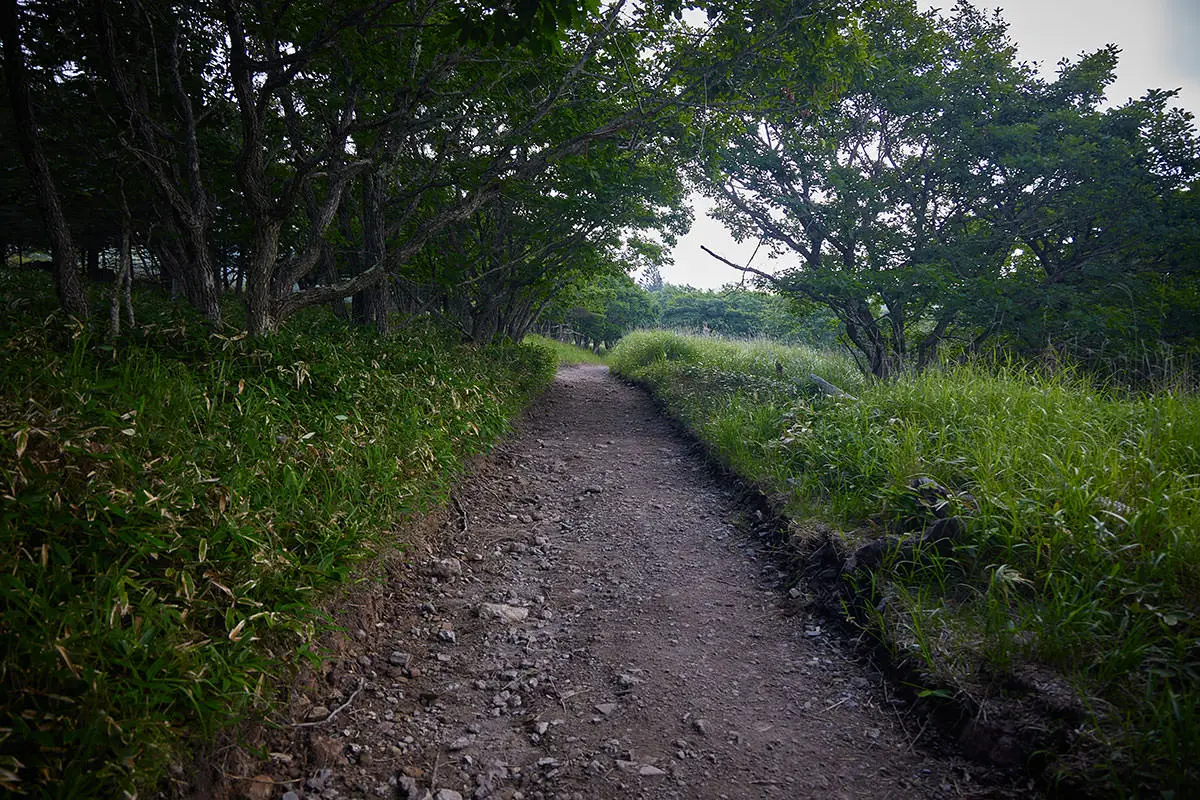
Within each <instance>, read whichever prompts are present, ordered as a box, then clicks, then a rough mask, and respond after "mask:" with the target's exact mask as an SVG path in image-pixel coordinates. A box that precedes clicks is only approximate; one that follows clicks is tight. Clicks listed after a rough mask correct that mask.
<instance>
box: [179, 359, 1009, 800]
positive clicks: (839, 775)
mask: <svg viewBox="0 0 1200 800" xmlns="http://www.w3.org/2000/svg"><path fill="white" fill-rule="evenodd" d="M745 515H746V511H745V507H744V505H743V504H741V503H739V499H738V497H737V495H736V494H735V492H734V491H733V490H732V489H731V488H730V487H728V486H726V485H723V481H722V479H721V478H720V477H719V476H718V475H716V474H715V473H714V471H713V470H712V468H711V467H710V466H709V465H708V463H706V461H705V460H704V458H703V456H702V455H701V454H700V453H699V452H698V451H697V449H696V447H695V446H694V445H693V444H692V443H690V442H689V441H687V440H685V439H684V438H682V437H681V436H680V435H679V434H678V433H677V432H676V431H675V430H674V429H673V428H672V426H671V424H670V423H668V422H667V421H666V420H664V419H663V418H661V417H660V415H659V414H658V412H657V410H656V409H655V408H654V406H653V404H652V403H651V401H650V400H649V399H648V398H647V397H646V396H645V394H644V393H643V392H641V391H640V390H637V389H634V388H630V387H628V386H626V385H625V384H622V383H620V382H619V381H617V380H616V379H615V378H612V377H610V376H609V375H608V371H607V368H605V367H602V366H595V365H580V366H574V367H566V368H563V369H561V370H560V372H559V375H558V377H557V379H556V380H555V382H554V384H553V386H552V387H551V388H550V389H549V390H548V391H547V393H546V394H545V395H543V397H542V398H541V399H540V400H539V401H538V402H537V403H536V404H535V406H534V407H533V408H532V409H531V411H530V412H529V413H528V414H527V415H526V416H525V418H524V419H523V421H522V422H521V424H520V425H519V426H518V430H517V431H516V433H515V434H514V435H513V436H511V437H510V438H509V439H508V440H507V441H506V442H505V443H504V444H503V445H502V446H501V447H499V448H498V449H497V451H496V452H495V453H494V455H493V456H492V457H491V458H489V459H487V460H486V461H483V462H481V463H480V464H479V465H478V466H477V468H476V469H475V470H474V472H473V474H472V475H471V476H470V477H469V478H468V479H467V480H466V481H465V482H464V484H463V485H462V486H461V487H460V489H459V490H458V491H457V492H456V499H455V502H454V505H453V508H452V509H451V510H450V513H448V514H447V515H446V517H445V518H444V520H443V521H442V524H441V525H440V527H439V528H438V529H437V530H431V531H429V532H428V536H426V537H425V539H424V540H423V544H422V545H418V546H415V547H411V548H409V549H408V550H407V551H406V552H405V553H404V554H402V555H399V556H397V557H396V558H395V559H393V561H392V562H391V563H390V564H389V565H388V567H387V570H386V572H387V574H386V575H385V576H382V577H381V578H380V580H379V581H377V582H372V583H368V584H364V585H363V586H362V587H361V588H360V589H358V590H355V591H353V592H352V593H351V594H350V595H349V596H348V597H347V599H346V600H345V601H344V602H343V603H342V604H341V607H340V609H339V610H338V612H337V613H338V615H339V618H340V621H341V622H342V624H343V625H345V626H346V635H345V636H342V637H339V638H338V639H337V641H335V642H333V650H334V652H333V658H331V659H329V660H327V661H326V662H325V664H324V665H323V667H322V668H321V669H320V670H317V671H314V672H313V673H311V674H308V675H307V676H305V678H304V679H303V680H302V681H301V682H300V684H299V685H298V686H297V690H296V692H295V696H294V697H293V698H292V701H291V704H290V714H291V719H290V720H289V721H286V722H285V724H284V726H283V727H282V728H280V729H276V730H266V731H265V732H264V733H263V736H264V737H265V738H264V740H263V742H262V744H263V745H264V746H265V747H266V748H267V749H268V751H269V752H270V754H271V755H270V759H269V762H258V763H257V764H255V763H252V762H248V761H247V762H243V763H241V764H237V763H235V762H231V761H227V762H225V763H224V770H225V772H226V774H227V775H235V776H238V777H240V778H242V780H234V781H233V783H232V791H233V793H234V795H235V796H243V797H252V798H260V797H261V798H268V797H286V798H288V800H293V798H315V797H322V798H360V797H364V798H369V797H385V798H393V797H398V798H405V799H406V800H407V798H414V799H415V798H425V797H428V796H431V797H434V798H437V800H454V798H456V797H477V798H489V797H495V798H521V797H524V798H634V797H645V798H651V797H652V798H771V797H778V798H784V797H792V798H799V797H822V798H829V797H834V798H836V797H855V798H866V797H879V798H883V797H888V798H905V797H911V798H952V797H997V798H998V797H1015V796H1021V797H1028V796H1030V789H1029V786H1028V784H1027V783H1026V782H1024V781H1019V784H1020V785H1018V784H1017V783H1014V782H1013V781H1014V779H1013V778H1012V777H1011V776H1004V775H1002V774H1000V773H996V772H993V771H986V770H984V769H983V768H980V767H976V766H973V765H971V764H970V763H968V762H967V761H965V760H964V759H962V758H960V757H959V756H958V755H957V754H956V753H955V752H954V749H953V748H952V747H950V746H948V745H947V744H946V743H945V742H944V741H942V740H941V738H940V737H939V736H938V735H937V734H936V733H935V732H933V731H932V730H931V728H932V727H933V726H926V725H925V723H924V721H923V720H922V719H921V718H920V717H918V716H916V715H915V714H912V713H911V712H909V711H908V709H907V707H906V705H905V703H904V701H902V700H900V699H898V698H897V697H896V696H895V695H894V693H893V691H892V688H891V687H889V685H888V683H887V681H886V680H885V679H884V678H883V676H882V675H881V674H880V673H879V672H877V671H875V670H873V669H872V667H871V666H870V665H869V664H867V663H865V662H864V661H863V660H862V659H860V658H858V657H857V656H855V655H854V651H853V647H852V645H851V643H848V642H846V641H843V640H842V639H841V638H840V637H839V635H838V634H837V633H835V632H833V631H832V630H831V629H830V627H829V624H828V621H827V620H823V619H821V618H819V617H811V616H809V615H808V614H807V613H806V612H805V611H803V609H801V608H799V607H798V606H797V605H796V604H795V601H793V600H791V599H789V595H788V591H787V582H786V579H785V576H784V575H783V574H782V573H781V572H780V571H779V567H778V565H777V564H776V563H775V562H774V560H773V558H772V556H771V554H770V552H769V551H768V550H767V549H766V548H765V547H764V546H763V545H761V544H760V543H759V540H758V538H757V537H755V536H753V535H751V534H748V533H747V532H746V531H747V528H748V527H750V526H748V525H747V524H745V523H746V521H745V519H744V517H745ZM331 715H332V716H331ZM195 789H196V791H197V792H198V793H200V794H203V793H206V792H211V791H212V790H213V787H212V786H203V787H201V786H196V787H195ZM289 793H290V794H289Z"/></svg>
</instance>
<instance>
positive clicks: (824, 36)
mask: <svg viewBox="0 0 1200 800" xmlns="http://www.w3.org/2000/svg"><path fill="white" fill-rule="evenodd" d="M3 11H4V13H3V14H0V34H2V38H3V44H4V65H3V70H4V82H5V85H6V88H7V91H6V92H5V94H4V103H5V104H6V106H7V108H6V109H5V111H6V112H7V113H3V114H0V149H2V150H3V153H4V157H5V158H6V161H7V163H10V164H16V163H18V162H23V163H24V165H25V169H23V170H15V169H14V170H8V171H5V172H4V173H3V174H2V175H0V219H3V221H5V222H6V223H8V224H5V225H2V226H0V230H3V233H2V234H0V251H3V253H5V254H7V253H10V252H12V251H13V250H14V249H19V248H22V247H25V248H29V247H37V248H44V249H47V250H48V251H49V252H50V253H51V254H52V256H53V272H54V275H55V279H56V286H57V290H58V294H59V298H60V302H61V304H62V307H63V309H64V310H65V311H66V312H67V313H69V314H71V315H73V316H74V317H76V318H80V319H83V318H87V317H89V316H92V317H96V316H97V315H96V314H95V309H94V308H93V306H94V305H95V304H96V303H95V299H94V298H93V299H92V300H91V302H89V297H88V293H87V292H86V291H85V286H86V281H85V278H84V275H85V274H87V273H91V274H90V277H91V278H97V279H103V280H106V281H109V282H111V283H112V286H113V291H112V292H111V293H110V295H109V301H108V311H109V313H108V324H109V327H110V329H111V330H112V331H113V332H114V333H115V332H116V331H117V329H118V328H119V326H120V324H121V315H120V314H119V313H118V311H120V310H121V306H122V303H124V305H125V309H124V313H125V315H126V318H132V317H133V316H134V313H133V312H134V309H133V308H132V304H131V303H130V302H128V297H129V295H128V292H127V291H125V287H127V286H128V283H129V281H130V279H131V277H132V276H133V275H134V273H135V272H137V273H138V274H139V276H144V277H146V278H147V279H152V280H156V281H158V282H160V283H161V284H162V285H163V287H164V288H165V289H167V290H169V291H171V292H172V293H174V294H177V295H179V296H181V297H183V298H184V299H185V300H186V301H187V302H188V303H190V304H191V305H192V306H194V307H195V308H196V309H197V310H198V311H199V312H200V313H201V314H202V315H203V316H204V317H206V318H207V319H209V320H210V321H211V322H213V323H214V324H216V323H218V322H221V321H229V322H232V323H234V324H236V325H238V326H239V327H244V328H245V329H247V330H249V331H250V333H251V334H254V335H261V334H269V333H271V332H273V331H275V330H276V329H277V328H278V327H279V325H280V324H281V323H282V322H283V321H285V320H286V319H287V318H288V317H290V316H291V315H293V314H294V313H296V312H297V311H298V310H300V309H302V308H305V307H308V306H313V305H319V304H330V305H331V306H332V307H333V308H334V310H335V312H337V313H339V314H343V315H346V314H348V315H350V316H352V317H353V318H354V319H355V320H356V321H358V322H360V323H364V324H370V325H374V326H375V327H377V328H379V329H380V330H384V329H386V328H387V327H388V326H389V325H390V324H391V321H392V320H394V319H398V318H403V317H404V316H405V315H423V314H432V315H437V316H440V317H442V318H443V319H445V320H446V321H448V322H449V323H451V324H452V325H454V326H456V327H457V328H458V329H459V330H461V332H462V334H463V335H464V336H465V337H467V338H469V339H472V340H474V341H488V340H492V339H498V338H506V337H513V338H519V337H520V336H521V335H522V334H523V333H524V332H526V331H528V330H530V329H531V328H532V327H533V326H534V325H535V324H537V322H538V321H539V320H541V321H543V322H550V321H553V320H552V319H551V318H552V317H553V316H554V313H547V310H548V309H549V308H551V306H552V305H556V306H560V307H561V306H563V305H564V303H565V302H566V301H565V300H562V299H556V298H564V297H566V296H567V295H569V294H570V293H571V292H575V293H576V294H578V295H587V294H588V293H589V292H593V291H594V287H595V285H596V284H597V283H598V282H599V283H600V284H603V283H604V281H605V280H609V281H616V282H618V283H620V282H623V281H624V279H625V276H626V275H627V273H628V271H632V270H635V269H637V270H648V269H650V268H653V267H657V266H658V265H659V264H662V263H664V258H665V256H664V253H666V252H667V251H668V249H669V247H670V245H671V244H672V242H673V241H674V238H675V236H677V235H678V234H679V233H680V232H681V231H682V230H684V229H685V226H686V224H687V218H688V213H689V212H688V211H687V210H686V209H685V207H684V203H683V200H684V198H685V196H686V193H687V191H689V190H700V191H703V192H705V193H707V194H708V195H710V196H712V197H713V198H715V199H716V200H717V202H718V204H719V212H718V213H719V215H720V217H721V218H722V219H723V220H724V221H725V222H726V223H727V224H728V225H729V227H730V228H731V229H732V230H733V232H734V233H735V234H736V235H737V236H739V237H742V238H748V239H757V240H760V241H762V242H763V245H764V246H765V249H767V250H773V251H774V252H776V253H782V254H786V255H788V256H789V257H790V258H792V263H793V264H794V266H792V267H791V268H789V269H786V270H784V271H783V272H782V273H781V274H776V275H766V274H764V273H757V272H756V271H755V270H753V269H750V270H748V272H749V274H751V275H755V276H756V277H758V278H759V279H760V280H761V281H762V282H763V284H764V285H765V286H766V287H767V288H770V289H771V290H773V291H775V292H777V293H779V294H781V295H783V296H786V297H789V298H793V299H796V300H800V301H804V302H805V303H807V304H816V305H819V306H822V307H824V308H826V309H828V311H829V312H830V313H832V314H833V315H834V317H836V319H837V320H838V322H839V324H840V326H841V332H842V334H843V336H844V337H845V341H846V342H847V343H849V344H850V346H851V347H852V348H853V350H854V351H855V352H856V353H857V354H858V356H859V360H860V365H861V367H862V368H863V369H864V371H866V372H868V373H870V374H872V375H875V376H877V377H881V378H886V377H889V376H892V375H896V374H899V373H902V372H905V371H909V370H914V369H921V368H923V367H924V366H926V365H928V364H931V363H934V361H936V360H937V359H938V358H939V357H940V356H941V355H943V354H945V353H946V352H947V351H952V352H965V353H974V352H980V351H982V350H985V349H988V348H993V347H997V346H998V347H1003V348H1006V349H1009V350H1016V351H1019V352H1022V353H1039V352H1044V351H1046V350H1054V351H1056V352H1061V351H1062V350H1064V349H1065V350H1066V351H1068V352H1069V353H1070V355H1072V356H1073V357H1077V358H1082V359H1084V360H1090V361H1092V362H1093V363H1097V362H1100V361H1104V360H1111V359H1112V358H1115V357H1121V358H1126V359H1131V358H1140V357H1141V354H1144V353H1146V352H1149V351H1153V350H1156V349H1157V348H1160V347H1162V346H1164V345H1165V346H1167V347H1169V348H1174V349H1175V350H1183V351H1188V352H1190V351H1193V350H1195V349H1196V347H1197V346H1200V327H1198V326H1200V323H1198V322H1197V320H1200V292H1197V290H1196V287H1197V285H1198V284H1197V255H1198V254H1200V236H1198V233H1197V231H1198V230H1200V224H1198V221H1200V204H1198V203H1197V200H1196V196H1197V192H1196V191H1195V190H1194V189H1195V182H1196V180H1197V177H1198V176H1200V160H1198V158H1197V140H1196V135H1195V129H1194V126H1193V125H1192V120H1191V117H1190V115H1188V114H1186V113H1184V112H1182V111H1180V110H1178V109H1174V108H1172V105H1171V104H1172V102H1173V98H1174V93H1172V92H1168V91H1161V90H1153V91H1150V92H1148V93H1147V94H1146V95H1145V96H1144V97H1142V98H1139V99H1133V100H1129V101H1127V102H1125V103H1123V104H1120V105H1116V106H1111V107H1105V106H1104V105H1103V100H1104V91H1105V89H1106V87H1108V86H1109V85H1110V84H1111V82H1112V80H1113V77H1114V74H1115V68H1116V61H1117V52H1118V51H1117V48H1116V47H1107V48H1103V49H1101V50H1099V51H1097V52H1095V53H1091V54H1085V55H1082V56H1080V57H1078V58H1076V59H1074V60H1068V61H1064V62H1063V63H1062V65H1061V66H1060V69H1059V72H1058V75H1057V76H1056V77H1055V78H1053V79H1045V78H1042V77H1040V76H1039V75H1038V74H1037V73H1036V72H1035V71H1034V70H1033V69H1032V67H1030V66H1029V65H1027V64H1024V63H1022V62H1020V61H1018V60H1017V57H1016V47H1015V44H1014V43H1013V42H1012V40H1011V39H1010V38H1009V36H1008V32H1007V26H1006V24H1005V23H1004V21H1003V20H1002V19H1001V18H1000V17H999V16H998V15H989V14H985V13H983V12H981V11H978V10H977V9H975V8H974V7H973V6H972V5H971V4H969V3H967V2H959V3H958V4H957V5H956V6H955V7H954V8H953V9H952V10H951V11H950V12H949V13H948V14H946V15H945V16H943V15H941V14H940V13H937V12H932V11H931V12H920V11H918V9H917V7H916V5H915V3H913V2H909V1H908V0H754V1H753V2H751V1H750V0H701V1H700V2H689V3H686V4H685V3H683V2H682V1H681V0H672V1H671V2H668V3H665V4H646V3H639V2H633V1H632V0H621V2H616V3H612V4H608V5H605V6H603V7H601V5H600V4H599V3H598V2H597V0H530V2H521V3H518V4H515V5H510V4H490V3H482V4H479V3H463V2H458V1H457V0H417V2H405V3H400V2H396V1H395V0H353V1H352V2H346V3H338V4H336V6H335V7H333V8H330V7H328V6H327V5H326V4H320V3H313V2H284V1H283V0H275V1H269V2H256V3H248V2H241V1H239V0H179V1H178V2H167V1H166V0H154V1H153V2H132V1H129V2H126V1H125V0H112V1H111V2H109V1H108V0H106V2H99V3H97V2H92V3H88V2H83V0H53V2H50V1H48V0H28V1H27V2H16V1H15V0H14V2H9V3H6V4H5V6H4V10H3ZM80 254H82V259H81V257H80ZM105 254H106V255H105ZM715 255H716V257H718V258H723V256H722V254H720V253H717V254H715ZM81 263H82V264H83V265H84V266H85V267H86V269H81V267H80V264H81ZM106 264H107V265H108V266H107V267H106V266H105V265H106ZM733 266H740V265H736V264H735V265H733ZM605 291H607V290H605ZM622 291H624V289H622ZM227 296H236V297H237V298H239V299H240V301H241V302H240V303H234V304H231V303H228V302H225V298H226V297H227ZM584 300H586V298H584ZM668 305H669V304H668ZM234 307H240V308H243V309H244V319H243V318H242V317H241V316H240V314H241V313H242V312H240V311H235V310H233V308H234ZM569 307H570V308H579V309H584V310H586V309H588V303H587V302H584V301H580V302H576V303H573V304H571V305H570V306H569ZM634 310H636V309H634ZM663 310H664V312H665V311H666V306H664V307H663ZM680 313H681V317H687V316H688V315H687V314H684V313H683V312H680ZM707 314H708V312H702V313H698V314H695V315H692V317H691V318H689V319H688V321H687V322H686V323H684V324H687V325H694V323H695V321H696V318H699V321H700V322H701V323H702V324H703V323H705V322H708V320H707V319H706V316H707ZM558 316H559V317H562V314H561V313H560V314H558ZM717 316H721V317H722V324H728V325H729V326H730V329H731V330H732V329H733V328H736V327H737V324H736V323H735V322H734V321H732V320H726V319H724V316H725V315H717ZM226 317H229V319H228V320H226ZM560 321H561V320H560ZM577 322H580V323H583V322H586V321H584V320H577ZM708 324H709V325H710V327H713V323H712V322H708ZM713 329H715V327H714V328H713ZM587 335H588V336H589V337H590V338H591V339H593V340H599V341H606V340H610V339H611V335H610V334H609V333H608V332H604V331H599V332H592V333H589V334H587Z"/></svg>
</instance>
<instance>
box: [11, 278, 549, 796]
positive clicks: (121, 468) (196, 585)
mask: <svg viewBox="0 0 1200 800" xmlns="http://www.w3.org/2000/svg"><path fill="white" fill-rule="evenodd" d="M31 280H36V281H41V280H42V277H41V276H33V277H31V276H29V275H23V276H22V275H15V274H12V273H8V272H0V281H2V282H3V286H2V289H0V296H3V297H4V298H5V302H6V304H7V305H8V308H7V309H6V311H7V313H6V315H5V318H4V321H3V322H2V323H0V326H2V327H0V347H2V348H3V354H4V355H3V360H2V361H0V387H3V388H2V389H0V492H2V494H3V511H2V512H0V788H3V789H8V790H13V791H17V792H25V793H29V794H32V795H34V796H41V797H62V798H68V797H70V798H77V797H109V796H120V795H121V794H122V793H130V794H132V793H135V792H138V791H144V790H146V789H147V788H149V787H152V786H154V785H155V783H156V781H157V780H158V779H159V777H160V776H161V775H162V774H163V770H164V769H165V767H166V766H167V765H168V764H169V763H170V760H171V758H172V756H173V753H174V752H175V751H176V749H177V748H178V747H179V745H180V743H181V742H183V741H184V740H185V739H186V738H187V737H195V736H199V737H207V736H210V735H211V734H212V733H213V732H214V731H215V730H217V729H218V728H219V727H221V726H223V725H226V724H228V723H231V722H233V721H236V720H237V719H239V718H240V717H242V716H244V715H246V714H247V713H249V712H250V711H251V710H254V709H258V710H262V709H263V708H264V707H265V706H266V704H268V703H269V702H270V698H271V696H272V686H273V683H274V682H275V681H276V679H277V678H281V677H285V676H286V675H287V674H289V673H290V671H291V670H292V668H293V667H294V666H295V665H296V664H297V663H298V662H300V661H302V660H304V659H313V658H316V657H317V656H316V654H314V653H313V652H312V651H311V649H310V646H311V643H312V642H314V641H315V631H316V629H317V628H318V627H320V626H321V625H322V624H324V623H323V621H322V620H321V619H320V618H319V615H318V612H317V611H316V607H317V606H318V605H319V601H320V597H321V593H322V590H323V589H327V588H329V587H331V586H332V585H334V584H335V583H336V582H337V581H339V580H342V579H343V578H345V577H346V576H347V575H348V573H349V571H350V570H351V568H352V566H353V565H354V564H355V563H356V562H359V561H361V560H362V559H364V558H367V557H369V556H370V555H371V554H372V553H373V552H375V551H376V550H377V549H378V548H380V547H382V546H394V545H397V544H402V543H401V542H397V541H396V539H395V530H396V524H397V522H398V521H399V519H400V518H401V517H402V516H403V515H405V514H412V513H419V512H420V511H422V510H424V509H427V508H429V507H430V506H431V505H432V504H435V503H438V502H440V501H441V500H442V499H443V498H444V497H445V496H446V493H447V491H448V490H449V488H450V486H451V483H452V481H453V479H454V477H455V476H456V474H457V473H458V472H459V471H460V469H461V467H462V465H463V461H464V459H465V458H466V457H467V456H469V455H471V454H473V453H477V452H479V451H481V450H483V449H485V448H487V447H488V446H489V444H490V443H491V442H493V441H494V440H495V439H496V438H497V437H498V436H499V435H500V434H501V433H502V432H503V431H504V430H505V429H506V426H507V424H508V421H509V419H510V418H511V417H513V416H514V415H515V414H516V413H517V412H518V411H519V410H520V409H521V408H522V407H523V406H524V405H525V404H526V403H527V402H528V401H529V400H530V398H531V397H532V396H533V395H534V394H535V393H537V392H538V391H539V390H540V389H541V388H542V387H543V386H544V385H545V384H546V383H547V382H548V381H549V379H550V377H551V376H552V374H553V369H554V363H553V361H552V359H550V358H549V357H548V356H547V354H546V353H545V351H543V350H540V349H536V348H529V347H522V346H496V347H487V348H474V347H465V346H462V345H459V344H457V343H456V342H455V341H454V340H453V339H451V338H449V337H447V336H445V335H443V334H441V333H439V332H438V331H435V330H419V331H410V332H408V333H405V334H402V335H400V336H397V337H396V338H392V339H387V340H381V339H378V338H376V337H374V336H372V335H369V334H366V333H363V332H360V331H353V330H347V329H346V328H345V326H344V325H343V324H342V323H340V322H338V321H337V320H334V319H332V318H331V317H328V316H327V315H325V314H323V313H313V314H310V315H305V316H302V317H301V318H298V319H297V320H296V321H295V322H294V323H292V324H289V326H288V329H287V330H286V331H283V332H282V333H280V334H279V335H278V336H275V337H272V338H271V339H269V340H264V341H252V340H248V339H245V338H243V337H240V336H237V335H233V336H227V335H221V334H214V333H210V332H208V330H207V329H206V328H205V327H204V326H203V325H202V324H200V323H199V321H197V320H195V319H193V318H191V317H190V316H187V315H186V314H185V313H184V312H182V311H180V310H178V309H176V308H159V309H158V310H157V311H148V310H147V309H148V304H149V301H148V300H146V301H143V302H141V303H140V304H139V305H140V307H141V308H142V309H143V313H144V314H145V315H146V316H147V319H146V321H145V322H144V323H143V324H141V325H140V326H139V327H138V328H137V329H135V330H134V331H132V332H131V333H129V334H128V335H127V336H125V337H124V338H123V339H122V340H120V341H119V342H118V343H116V344H106V343H104V342H102V341H99V340H97V339H94V338H92V337H90V336H89V335H88V334H87V333H86V332H85V331H82V330H75V331H72V330H68V329H66V328H65V327H64V326H62V325H61V324H59V323H57V322H54V321H50V322H49V323H48V324H43V319H45V317H44V312H45V310H46V307H47V306H48V305H52V301H51V302H50V303H46V301H45V300H44V297H43V295H41V294H39V293H38V291H37V290H34V289H31V288H30V286H29V285H28V282H29V281H31ZM14 298H20V299H14Z"/></svg>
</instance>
